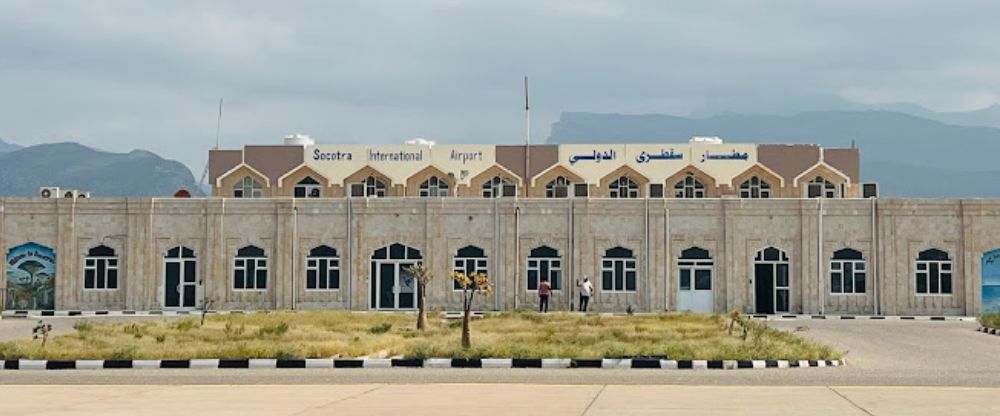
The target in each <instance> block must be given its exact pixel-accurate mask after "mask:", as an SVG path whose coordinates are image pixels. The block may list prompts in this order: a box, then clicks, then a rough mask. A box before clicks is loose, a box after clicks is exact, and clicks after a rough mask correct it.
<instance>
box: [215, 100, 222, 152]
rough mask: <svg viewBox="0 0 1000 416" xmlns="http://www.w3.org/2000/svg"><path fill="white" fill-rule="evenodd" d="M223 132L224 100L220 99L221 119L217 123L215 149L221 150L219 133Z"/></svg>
mask: <svg viewBox="0 0 1000 416" xmlns="http://www.w3.org/2000/svg"><path fill="white" fill-rule="evenodd" d="M221 130H222V98H220V99H219V119H218V120H217V121H216V122H215V149H216V150H217V149H218V148H219V131H221Z"/></svg>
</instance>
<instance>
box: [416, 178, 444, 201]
mask: <svg viewBox="0 0 1000 416" xmlns="http://www.w3.org/2000/svg"><path fill="white" fill-rule="evenodd" d="M420 196H422V197H435V196H448V182H446V181H445V180H444V179H441V178H439V177H437V176H431V177H429V178H427V180H426V181H423V182H422V183H421V184H420Z"/></svg>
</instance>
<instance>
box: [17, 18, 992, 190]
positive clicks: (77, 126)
mask: <svg viewBox="0 0 1000 416" xmlns="http://www.w3.org/2000/svg"><path fill="white" fill-rule="evenodd" d="M996 16H1000V2H996V1H952V2H945V1H936V0H935V1H923V0H879V1H872V0H839V1H828V0H823V1H805V0H789V1H754V2H750V1H684V2H681V1H676V2H675V1H670V2H667V1H656V0H651V1H604V0H556V1H540V0H526V1H513V0H504V1H461V0H439V1H373V0H367V1H357V2H350V1H280V2H279V1H233V2H203V1H158V2H153V1H145V2H137V1H104V0H87V1H66V2H58V1H37V0H28V1H16V0H0V138H3V139H5V140H7V141H12V142H15V143H18V144H22V145H30V144H36V143H42V142H53V141H69V140H72V141H79V142H81V143H84V144H86V145H89V146H93V147H97V148H101V149H106V150H112V151H128V150H131V149H133V148H143V149H148V150H152V151H154V152H157V153H159V154H161V155H163V156H165V157H168V158H173V159H177V160H180V161H182V162H184V163H186V164H187V165H188V166H190V167H191V168H192V170H193V171H194V172H195V175H199V174H200V173H201V169H202V167H203V166H204V161H205V158H206V153H207V152H206V150H207V149H208V148H210V147H211V146H212V145H213V142H214V136H215V121H216V111H217V105H218V100H219V98H220V97H224V98H225V103H226V104H225V114H224V119H223V126H222V145H223V147H237V146H241V145H243V144H247V143H278V142H279V141H280V139H281V137H282V136H284V135H285V134H287V133H292V132H301V133H307V134H310V135H312V136H313V137H314V138H316V139H317V140H318V141H321V142H357V143H398V142H401V141H403V140H405V139H409V138H413V137H426V138H429V139H433V140H437V141H438V142H451V143H459V142H497V143H513V142H519V141H521V140H523V113H522V112H523V101H522V100H523V98H522V86H521V83H522V77H523V76H524V75H528V76H529V77H530V79H531V98H532V119H533V128H532V135H533V137H534V138H535V139H536V140H537V141H542V140H544V138H545V137H547V136H548V133H549V129H550V126H551V123H552V122H553V121H555V120H556V119H558V117H559V114H560V113H561V112H564V111H592V112H616V113H668V114H678V115H685V114H688V113H690V112H692V111H698V110H700V109H701V110H703V109H705V108H712V109H720V108H721V109H746V108H754V105H756V103H758V102H768V103H775V102H778V103H780V102H783V101H784V100H791V99H792V98H794V97H797V96H803V95H809V94H833V95H836V96H840V97H842V98H845V99H848V100H852V101H855V102H861V103H886V102H902V101H905V102H912V103H917V104H920V105H923V106H926V107H928V108H931V109H934V110H940V111H962V110H971V109H976V108H980V107H984V106H988V105H990V104H993V103H994V102H997V101H1000V77H998V76H997V74H998V73H1000V71H998V69H1000V68H998V66H1000V53H998V52H997V46H996V40H997V39H998V38H1000V25H998V24H997V22H996Z"/></svg>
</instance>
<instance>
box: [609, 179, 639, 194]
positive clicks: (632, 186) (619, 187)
mask: <svg viewBox="0 0 1000 416" xmlns="http://www.w3.org/2000/svg"><path fill="white" fill-rule="evenodd" d="M608 197H609V198H638V197H639V184H637V183H635V181H633V180H632V178H630V177H628V176H622V177H619V178H618V179H616V180H613V181H611V183H609V184H608Z"/></svg>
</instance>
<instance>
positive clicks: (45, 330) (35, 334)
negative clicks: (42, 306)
mask: <svg viewBox="0 0 1000 416" xmlns="http://www.w3.org/2000/svg"><path fill="white" fill-rule="evenodd" d="M49 332H52V324H47V323H45V322H42V321H38V325H35V327H34V328H32V329H31V338H33V339H39V338H41V339H42V348H45V343H46V342H48V340H49Z"/></svg>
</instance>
